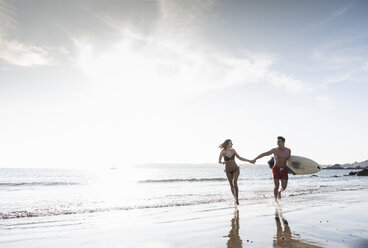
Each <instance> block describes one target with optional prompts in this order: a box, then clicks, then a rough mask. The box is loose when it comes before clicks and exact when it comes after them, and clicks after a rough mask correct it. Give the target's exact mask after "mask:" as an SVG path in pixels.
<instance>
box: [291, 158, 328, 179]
mask: <svg viewBox="0 0 368 248" xmlns="http://www.w3.org/2000/svg"><path fill="white" fill-rule="evenodd" d="M286 166H287V167H288V168H290V169H291V170H292V171H293V172H294V173H295V174H296V175H308V174H314V173H317V172H319V171H320V170H322V167H321V166H320V165H319V164H318V163H317V162H315V161H313V160H312V159H309V158H305V157H302V156H294V155H291V156H290V158H289V159H288V160H287V161H286Z"/></svg>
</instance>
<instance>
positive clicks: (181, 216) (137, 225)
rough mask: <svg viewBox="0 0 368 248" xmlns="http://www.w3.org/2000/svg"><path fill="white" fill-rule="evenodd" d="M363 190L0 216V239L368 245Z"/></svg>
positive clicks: (19, 242)
mask: <svg viewBox="0 0 368 248" xmlns="http://www.w3.org/2000/svg"><path fill="white" fill-rule="evenodd" d="M366 195H367V191H365V190H360V191H349V192H336V193H326V194H319V195H317V196H316V195H315V196H313V200H312V199H311V198H308V197H306V198H305V199H303V196H301V197H299V198H296V197H290V198H286V199H283V200H282V202H281V204H278V205H277V204H274V203H273V201H272V200H271V199H267V200H262V201H241V205H240V206H238V207H234V206H233V203H232V202H230V201H228V202H226V203H220V204H219V203H216V204H204V205H197V206H182V207H170V208H160V209H137V210H129V211H111V212H103V213H97V214H96V213H93V214H80V215H70V216H53V217H35V218H23V220H21V221H23V225H19V220H12V219H9V220H2V224H1V225H3V227H4V226H8V227H9V228H8V230H7V231H6V233H3V234H2V236H1V237H0V247H8V248H11V247H127V248H135V247H139V248H140V247H150V248H169V247H175V248H176V247H183V248H184V247H185V248H191V247H193V248H194V247H201V248H202V247H231V248H239V247H359V248H360V247H368V221H367V220H368V213H367V212H368V211H367V209H368V201H367V200H366ZM324 199H329V200H328V201H327V200H324ZM334 199H338V200H337V201H336V200H334ZM12 221H13V222H14V221H17V226H18V227H17V228H11V227H12ZM19 226H22V228H19Z"/></svg>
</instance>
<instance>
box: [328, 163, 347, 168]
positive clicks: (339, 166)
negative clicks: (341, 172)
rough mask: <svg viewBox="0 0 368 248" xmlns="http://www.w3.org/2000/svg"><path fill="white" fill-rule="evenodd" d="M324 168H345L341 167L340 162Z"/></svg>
mask: <svg viewBox="0 0 368 248" xmlns="http://www.w3.org/2000/svg"><path fill="white" fill-rule="evenodd" d="M325 169H345V168H344V167H342V166H341V165H340V164H335V165H331V166H328V167H327V168H325Z"/></svg>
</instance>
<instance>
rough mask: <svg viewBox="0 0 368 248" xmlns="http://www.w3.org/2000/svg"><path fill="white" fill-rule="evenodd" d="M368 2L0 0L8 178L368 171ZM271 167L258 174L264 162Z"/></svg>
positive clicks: (0, 157)
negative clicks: (247, 166)
mask: <svg viewBox="0 0 368 248" xmlns="http://www.w3.org/2000/svg"><path fill="white" fill-rule="evenodd" d="M367 13H368V1H363V0H362V1H339V0H335V1H321V0H318V1H317V0H315V1H295V0H292V1H259V0H257V1H229V0H226V1H225V0H223V1H215V0H213V1H210V0H198V1H189V0H186V1H179V0H178V1H173V0H168V1H165V0H162V1H137V0H135V1H102V0H100V1H97V0H96V1H76V0H73V1H72V0H70V1H69V0H67V1H61V0H48V1H46V0H42V1H41V0H38V1H33V0H23V1H18V0H15V1H5V0H0V115H1V121H0V166H1V167H73V168H88V167H90V168H99V167H101V168H109V167H111V166H112V165H113V164H116V165H117V166H119V167H123V166H129V165H134V164H141V163H151V162H152V163H161V162H162V163H172V162H175V163H206V162H217V159H218V153H219V152H220V150H219V149H218V148H217V146H218V145H219V144H220V143H221V142H223V141H224V140H225V139H227V138H231V139H232V140H233V143H234V148H235V149H236V150H237V152H238V153H239V154H240V155H241V156H244V157H246V158H254V157H255V156H257V155H258V154H259V153H261V152H264V151H267V150H269V149H271V148H272V147H274V146H276V137H277V136H278V135H282V136H284V137H285V138H286V145H287V146H288V147H290V148H291V150H292V153H293V154H295V155H302V156H306V157H309V158H312V159H314V160H315V161H317V162H319V163H321V164H332V163H346V162H354V161H362V160H366V159H368V153H367V144H368V132H367V127H368V115H367V113H368V112H367V107H368V100H367V99H368V97H367V95H368V15H367ZM265 162H266V158H265V159H263V160H260V161H259V163H265Z"/></svg>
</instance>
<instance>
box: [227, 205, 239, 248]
mask: <svg viewBox="0 0 368 248" xmlns="http://www.w3.org/2000/svg"><path fill="white" fill-rule="evenodd" d="M239 228H240V227H239V210H238V209H235V213H234V218H232V220H231V229H230V231H229V234H228V235H227V236H228V237H229V239H228V241H227V248H241V247H243V241H242V240H241V238H240V236H239Z"/></svg>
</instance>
